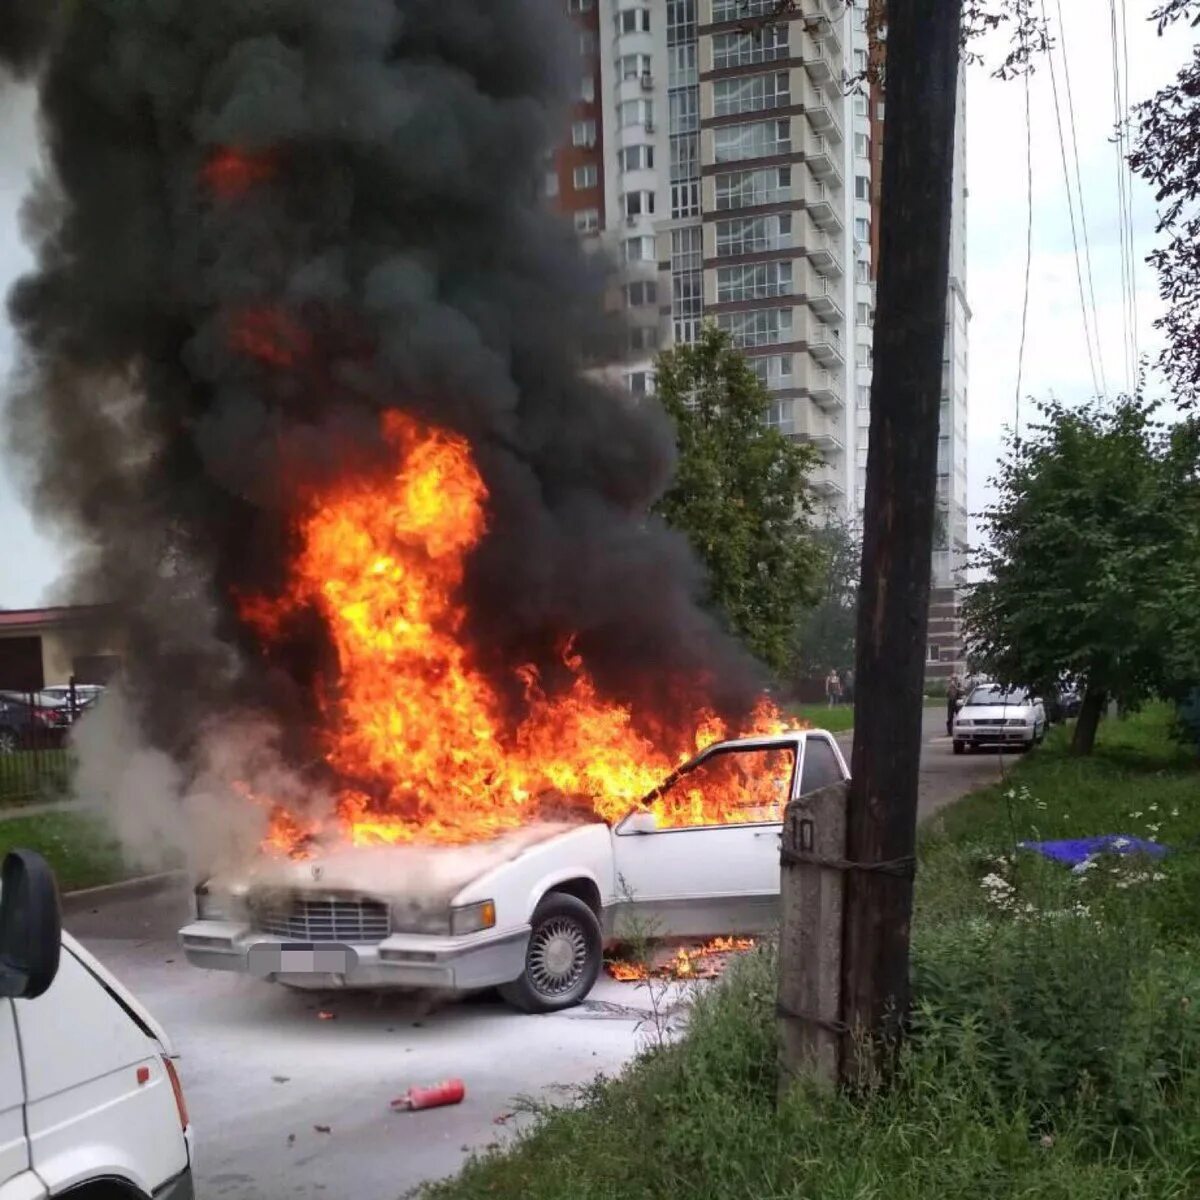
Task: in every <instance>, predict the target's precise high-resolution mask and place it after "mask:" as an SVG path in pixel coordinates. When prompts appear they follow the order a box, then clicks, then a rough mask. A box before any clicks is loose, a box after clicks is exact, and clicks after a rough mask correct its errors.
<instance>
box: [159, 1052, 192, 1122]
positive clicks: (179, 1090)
mask: <svg viewBox="0 0 1200 1200" xmlns="http://www.w3.org/2000/svg"><path fill="white" fill-rule="evenodd" d="M163 1066H164V1067H166V1069H167V1078H168V1079H169V1080H170V1081H171V1091H173V1092H174V1093H175V1107H176V1108H177V1109H178V1110H179V1128H180V1129H183V1130H186V1129H187V1127H188V1110H187V1101H186V1100H185V1099H184V1098H183V1084H181V1083H180V1082H179V1072H178V1071H176V1070H175V1064H174V1063H173V1062H172V1061H171V1060H170V1059H169V1058H167V1057H166V1055H163Z"/></svg>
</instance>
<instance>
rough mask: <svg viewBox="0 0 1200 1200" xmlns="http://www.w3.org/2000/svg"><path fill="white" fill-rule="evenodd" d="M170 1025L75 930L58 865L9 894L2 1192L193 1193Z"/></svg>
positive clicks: (0, 938)
mask: <svg viewBox="0 0 1200 1200" xmlns="http://www.w3.org/2000/svg"><path fill="white" fill-rule="evenodd" d="M173 1053H174V1052H173V1050H172V1048H171V1043H170V1040H169V1039H168V1037H167V1035H166V1033H165V1032H164V1030H163V1029H162V1027H161V1026H160V1025H159V1024H158V1023H157V1022H156V1021H155V1020H154V1018H153V1017H152V1016H151V1015H150V1014H149V1013H148V1012H147V1011H146V1010H145V1008H144V1007H143V1006H142V1005H141V1004H140V1003H139V1002H138V1001H137V999H136V998H135V997H134V996H132V995H131V994H130V993H129V992H128V991H127V990H126V989H125V988H124V987H123V986H122V985H121V983H120V982H119V981H118V980H117V979H115V978H114V977H113V976H112V975H111V974H110V973H109V972H108V971H107V970H105V968H104V967H103V966H101V964H100V963H99V962H97V961H96V959H95V958H93V957H92V955H90V954H89V953H88V952H87V951H86V950H85V949H84V948H83V947H82V946H81V945H79V943H78V942H76V941H75V939H74V938H72V937H71V936H70V935H69V934H67V933H64V932H62V930H61V924H60V919H59V914H58V894H57V891H56V889H55V885H54V878H53V876H52V875H51V874H50V871H49V868H48V867H47V866H46V865H45V863H44V862H43V861H42V860H41V859H40V858H38V857H37V856H36V855H32V854H29V853H28V852H23V851H18V852H14V853H13V854H10V855H9V856H8V858H7V859H6V860H5V863H4V872H3V891H2V895H0V1200H43V1198H44V1197H49V1196H60V1195H69V1196H72V1197H74V1196H79V1197H81V1198H86V1197H95V1198H96V1200H99V1198H101V1197H104V1198H109V1197H126V1198H128V1200H135V1198H138V1197H141V1198H153V1200H191V1197H192V1196H193V1186H192V1166H191V1163H192V1148H191V1129H190V1126H189V1123H188V1115H187V1107H186V1105H185V1103H184V1098H183V1090H182V1088H181V1087H180V1084H179V1077H178V1075H177V1074H176V1071H175V1066H174V1063H173V1062H172V1057H173Z"/></svg>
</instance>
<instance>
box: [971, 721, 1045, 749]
mask: <svg viewBox="0 0 1200 1200" xmlns="http://www.w3.org/2000/svg"><path fill="white" fill-rule="evenodd" d="M1035 737H1036V730H1035V729H1034V727H1033V726H1032V725H1013V726H996V725H993V726H976V727H971V728H962V727H961V726H958V725H956V726H955V727H954V740H955V741H956V742H965V743H967V744H968V745H973V746H999V745H1024V744H1026V743H1028V742H1032V741H1033V740H1034V738H1035Z"/></svg>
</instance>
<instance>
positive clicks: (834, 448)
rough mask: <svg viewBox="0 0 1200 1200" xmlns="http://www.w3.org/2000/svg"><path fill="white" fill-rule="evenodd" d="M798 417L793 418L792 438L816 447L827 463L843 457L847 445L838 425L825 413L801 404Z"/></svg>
mask: <svg viewBox="0 0 1200 1200" xmlns="http://www.w3.org/2000/svg"><path fill="white" fill-rule="evenodd" d="M799 407H800V410H801V411H800V412H799V414H798V415H794V416H793V420H792V430H791V432H792V436H793V437H794V438H795V439H796V441H798V442H807V443H808V444H809V445H810V446H815V447H816V448H817V449H818V450H820V451H821V453H822V454H823V455H824V456H825V459H826V462H829V461H831V460H833V459H835V458H838V457H840V456H841V454H842V452H843V451H844V450H845V448H846V447H845V443H843V441H842V439H841V438H840V437H839V436H838V434H839V430H838V427H837V425H836V424H835V423H834V422H833V421H832V420H831V419H830V418H829V417H828V416H826V415H825V413H823V412H822V411H821V410H820V409H816V408H813V407H811V406H810V405H807V404H801V405H800V406H799Z"/></svg>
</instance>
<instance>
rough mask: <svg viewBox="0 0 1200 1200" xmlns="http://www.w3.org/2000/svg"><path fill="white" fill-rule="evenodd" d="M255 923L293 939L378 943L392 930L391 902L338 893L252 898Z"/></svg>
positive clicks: (271, 932) (277, 935)
mask: <svg viewBox="0 0 1200 1200" xmlns="http://www.w3.org/2000/svg"><path fill="white" fill-rule="evenodd" d="M251 908H252V911H253V913H254V923H255V925H256V926H257V927H258V928H259V929H261V930H262V931H263V933H269V934H271V935H272V936H273V937H278V938H284V939H286V940H287V941H291V942H344V943H357V944H359V945H362V944H364V943H365V944H374V943H377V942H382V941H383V939H384V938H386V937H387V936H388V934H389V933H391V918H390V915H389V912H388V906H387V905H386V904H382V903H381V902H380V901H378V900H356V899H348V898H342V897H335V896H326V897H320V898H318V897H310V896H296V895H293V896H270V897H260V898H258V899H256V900H254V901H252V902H251Z"/></svg>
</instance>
